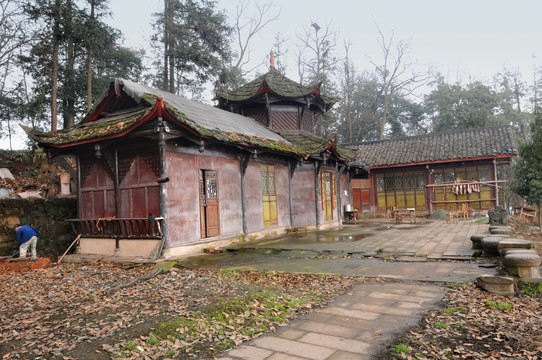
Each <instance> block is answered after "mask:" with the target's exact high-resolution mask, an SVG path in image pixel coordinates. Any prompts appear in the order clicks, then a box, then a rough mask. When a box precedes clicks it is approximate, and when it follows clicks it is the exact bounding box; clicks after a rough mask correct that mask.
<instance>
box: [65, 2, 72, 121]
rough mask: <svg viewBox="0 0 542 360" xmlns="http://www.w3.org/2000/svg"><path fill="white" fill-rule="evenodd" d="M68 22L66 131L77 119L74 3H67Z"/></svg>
mask: <svg viewBox="0 0 542 360" xmlns="http://www.w3.org/2000/svg"><path fill="white" fill-rule="evenodd" d="M66 22H67V23H68V26H69V31H68V34H67V35H68V44H67V49H66V52H67V57H68V61H67V69H66V91H65V94H64V97H65V98H66V109H64V116H63V117H64V129H67V128H70V127H72V126H73V123H74V117H75V71H74V67H75V50H74V46H73V18H72V1H71V0H68V1H67V3H66Z"/></svg>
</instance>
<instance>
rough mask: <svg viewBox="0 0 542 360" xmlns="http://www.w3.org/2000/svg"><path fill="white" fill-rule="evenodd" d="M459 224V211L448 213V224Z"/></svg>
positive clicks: (449, 211)
mask: <svg viewBox="0 0 542 360" xmlns="http://www.w3.org/2000/svg"><path fill="white" fill-rule="evenodd" d="M457 222H459V221H458V218H457V210H448V211H446V223H447V224H450V223H457Z"/></svg>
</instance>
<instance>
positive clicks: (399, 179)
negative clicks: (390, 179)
mask: <svg viewBox="0 0 542 360" xmlns="http://www.w3.org/2000/svg"><path fill="white" fill-rule="evenodd" d="M404 188H405V184H404V177H403V175H400V176H395V190H397V191H403V190H404Z"/></svg>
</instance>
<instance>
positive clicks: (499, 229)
mask: <svg viewBox="0 0 542 360" xmlns="http://www.w3.org/2000/svg"><path fill="white" fill-rule="evenodd" d="M489 233H490V234H495V235H501V234H502V235H514V234H515V233H516V230H515V229H513V228H511V227H509V226H490V227H489Z"/></svg>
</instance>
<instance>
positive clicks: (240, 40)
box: [215, 0, 283, 91]
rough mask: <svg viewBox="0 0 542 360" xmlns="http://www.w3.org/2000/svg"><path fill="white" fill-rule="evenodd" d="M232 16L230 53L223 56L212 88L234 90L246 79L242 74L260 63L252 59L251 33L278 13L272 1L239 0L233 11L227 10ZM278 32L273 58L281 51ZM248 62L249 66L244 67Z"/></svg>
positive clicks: (263, 26) (264, 25) (259, 29)
mask: <svg viewBox="0 0 542 360" xmlns="http://www.w3.org/2000/svg"><path fill="white" fill-rule="evenodd" d="M230 16H231V17H233V19H234V20H233V26H232V36H233V39H232V47H231V56H230V57H229V59H228V58H222V71H221V73H220V76H219V78H218V81H217V82H216V83H215V91H222V90H234V89H237V88H238V87H239V86H241V85H243V84H244V83H246V80H245V78H246V77H247V75H248V74H249V73H251V72H252V71H254V70H255V69H256V68H257V67H259V66H260V65H262V64H263V62H264V60H261V61H260V62H256V63H253V62H252V51H251V45H252V44H253V42H254V37H255V36H256V35H257V34H259V33H261V32H262V30H263V29H264V28H265V27H267V26H268V25H269V24H270V23H272V22H273V21H275V20H277V19H278V18H279V16H280V10H279V11H277V12H275V11H274V10H273V4H272V3H264V4H260V3H258V2H256V1H254V2H251V1H249V0H240V1H239V2H238V4H237V6H236V7H235V13H234V14H230ZM281 43H282V41H281V40H280V36H279V35H277V37H276V38H275V43H274V44H273V51H274V53H275V59H277V60H278V58H277V56H280V55H282V54H281V52H280V48H279V47H280V44H281ZM249 65H250V68H248V69H247V67H248V66H249ZM276 69H277V70H279V71H282V70H283V69H281V64H280V62H279V61H277V65H276Z"/></svg>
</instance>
